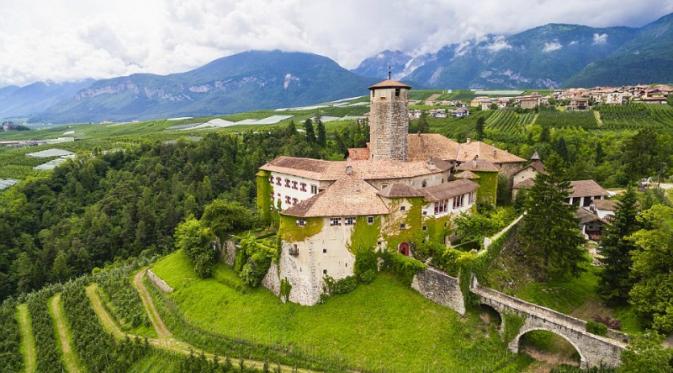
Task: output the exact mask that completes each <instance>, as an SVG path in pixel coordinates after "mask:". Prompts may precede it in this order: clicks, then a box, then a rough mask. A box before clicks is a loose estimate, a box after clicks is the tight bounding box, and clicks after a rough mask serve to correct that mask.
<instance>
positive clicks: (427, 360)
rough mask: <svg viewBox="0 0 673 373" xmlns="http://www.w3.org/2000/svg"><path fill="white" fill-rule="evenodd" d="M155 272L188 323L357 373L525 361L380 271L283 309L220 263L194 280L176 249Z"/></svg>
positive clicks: (474, 320) (494, 366)
mask: <svg viewBox="0 0 673 373" xmlns="http://www.w3.org/2000/svg"><path fill="white" fill-rule="evenodd" d="M153 270H154V272H155V273H156V274H157V275H159V276H160V277H162V278H163V279H164V280H166V281H167V282H168V283H169V285H171V286H172V287H173V288H174V289H175V291H174V292H173V293H171V294H170V295H169V298H170V300H171V301H173V302H174V303H175V305H177V308H178V310H179V312H181V313H182V316H183V317H184V318H185V319H186V320H187V321H188V322H189V323H190V324H192V325H194V326H195V327H199V328H201V329H204V330H208V331H210V332H214V333H217V334H222V335H226V336H229V337H234V338H241V339H245V340H249V341H255V342H258V343H262V344H266V345H272V346H285V347H287V348H289V349H297V350H301V351H303V352H305V353H308V354H310V355H313V356H320V357H325V358H328V359H331V360H339V359H345V362H346V364H347V365H348V366H352V367H355V368H362V369H375V370H385V371H405V372H414V371H452V372H460V371H495V370H499V371H520V370H521V369H523V368H524V367H525V366H527V365H528V364H530V359H529V358H527V357H524V356H522V355H514V354H511V353H509V352H508V351H507V349H506V347H505V345H504V343H503V342H502V341H501V339H500V337H499V335H498V334H497V332H496V330H495V328H494V327H490V326H488V325H485V324H484V323H483V322H481V321H480V320H479V318H478V316H476V315H471V314H468V316H466V317H460V316H459V315H458V314H457V313H455V312H454V311H452V310H450V309H447V308H444V307H441V306H439V305H436V304H434V303H432V302H430V301H428V300H427V299H425V298H423V297H422V296H421V295H420V294H418V293H416V292H415V291H413V290H411V289H410V288H408V287H407V286H405V285H403V284H401V283H400V282H399V281H398V280H396V279H395V278H394V277H392V276H389V275H386V274H383V273H382V274H379V276H378V278H377V279H376V280H375V281H374V282H373V283H372V284H369V285H362V286H359V287H358V288H357V289H356V290H355V291H353V292H352V293H349V294H347V295H342V296H336V297H332V298H329V299H328V300H327V301H326V302H325V303H324V304H320V305H316V306H314V307H305V306H299V305H296V304H291V303H287V304H283V303H281V302H280V301H279V299H278V298H277V297H275V296H274V295H273V294H272V293H271V292H269V291H268V290H266V289H245V288H243V287H242V286H240V282H239V280H238V278H237V276H236V275H235V273H234V272H233V271H232V270H231V269H229V268H228V267H226V266H225V265H222V264H220V265H218V267H217V269H216V271H215V274H214V277H213V278H212V279H208V280H200V279H198V278H197V276H196V275H195V273H194V272H193V270H192V269H191V266H190V265H189V263H188V260H187V258H186V256H185V255H184V254H183V253H182V252H180V251H178V252H175V253H173V254H171V255H169V256H167V257H165V258H163V259H161V260H160V261H159V262H157V263H156V264H155V265H154V266H153Z"/></svg>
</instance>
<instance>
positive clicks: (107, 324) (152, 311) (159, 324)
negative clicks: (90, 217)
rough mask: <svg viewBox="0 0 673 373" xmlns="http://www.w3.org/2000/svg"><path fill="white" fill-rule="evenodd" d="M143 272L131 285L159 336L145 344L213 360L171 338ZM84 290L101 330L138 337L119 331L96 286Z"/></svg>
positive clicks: (253, 362)
mask: <svg viewBox="0 0 673 373" xmlns="http://www.w3.org/2000/svg"><path fill="white" fill-rule="evenodd" d="M145 271H146V270H145V269H143V270H141V271H140V272H138V273H137V274H136V275H135V276H134V277H133V285H134V286H135V288H136V289H137V290H138V292H139V293H140V297H141V299H142V301H143V304H144V306H145V311H146V312H147V313H148V315H149V316H150V319H151V320H152V325H154V327H155V330H156V331H157V335H158V336H159V338H148V339H147V342H148V343H149V344H150V345H151V346H153V347H155V348H159V349H163V350H166V351H170V352H177V353H180V354H184V355H189V354H191V353H194V355H200V354H201V353H202V352H203V353H204V355H205V356H206V358H207V359H208V360H213V359H214V358H215V355H214V354H211V353H209V352H205V351H203V350H201V349H199V348H196V347H194V346H192V345H190V344H189V343H186V342H183V341H180V340H178V339H175V338H173V336H172V334H171V332H170V330H168V328H166V325H165V324H164V323H163V320H161V316H159V313H158V312H157V309H156V307H155V306H154V302H153V300H152V298H151V296H150V294H149V292H148V291H147V288H146V287H145V284H143V275H144V274H145ZM85 290H86V295H87V297H88V298H89V301H90V302H91V306H92V307H93V310H94V312H95V313H96V315H97V316H98V319H99V321H100V323H101V324H102V325H103V328H104V329H105V330H106V331H107V332H109V333H111V334H112V336H113V337H114V338H116V339H118V340H120V339H123V338H124V337H125V336H128V337H129V338H136V337H138V336H136V335H133V334H129V333H125V332H124V331H122V330H121V328H120V327H119V325H118V324H117V322H116V320H115V319H114V317H113V316H112V315H110V313H109V312H108V311H107V309H105V306H104V305H103V300H102V299H101V297H100V295H99V294H98V286H97V285H96V284H91V285H89V286H87V287H86V289H85ZM162 328H163V330H162V331H161V332H160V329H162ZM140 338H144V337H140ZM243 362H244V363H245V365H246V366H247V367H251V368H256V369H263V368H264V362H263V361H259V360H249V359H245V360H243ZM275 366H276V365H275V364H272V368H274V367H275ZM280 368H281V372H302V373H308V372H311V371H310V370H305V369H299V370H295V369H294V368H293V367H290V366H287V365H281V366H280Z"/></svg>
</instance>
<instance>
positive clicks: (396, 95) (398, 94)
mask: <svg viewBox="0 0 673 373" xmlns="http://www.w3.org/2000/svg"><path fill="white" fill-rule="evenodd" d="M395 97H400V89H399V88H395Z"/></svg>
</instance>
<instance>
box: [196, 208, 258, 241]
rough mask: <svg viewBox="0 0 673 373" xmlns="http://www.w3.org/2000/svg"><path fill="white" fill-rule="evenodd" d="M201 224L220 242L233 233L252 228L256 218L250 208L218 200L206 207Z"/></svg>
mask: <svg viewBox="0 0 673 373" xmlns="http://www.w3.org/2000/svg"><path fill="white" fill-rule="evenodd" d="M201 222H202V223H203V224H205V226H207V227H208V228H210V229H211V230H212V231H213V233H215V235H216V236H217V238H218V239H219V240H225V239H227V237H228V236H229V235H230V234H232V233H237V232H242V231H245V230H248V229H250V228H252V227H253V225H254V224H255V216H254V215H253V214H252V213H251V212H250V209H249V208H247V207H245V206H243V205H242V204H240V203H239V202H231V201H226V200H223V199H220V198H218V199H215V200H213V201H212V202H211V203H209V204H208V205H207V206H206V208H205V210H204V211H203V216H202V217H201Z"/></svg>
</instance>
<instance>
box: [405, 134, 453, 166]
mask: <svg viewBox="0 0 673 373" xmlns="http://www.w3.org/2000/svg"><path fill="white" fill-rule="evenodd" d="M407 147H408V151H407V157H408V159H409V160H410V161H424V160H426V159H429V158H431V157H434V158H440V159H443V160H447V161H448V160H455V159H456V154H458V148H459V147H460V144H459V143H457V142H455V141H453V140H451V139H449V138H447V137H445V136H442V135H440V134H438V133H420V134H409V135H407Z"/></svg>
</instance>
